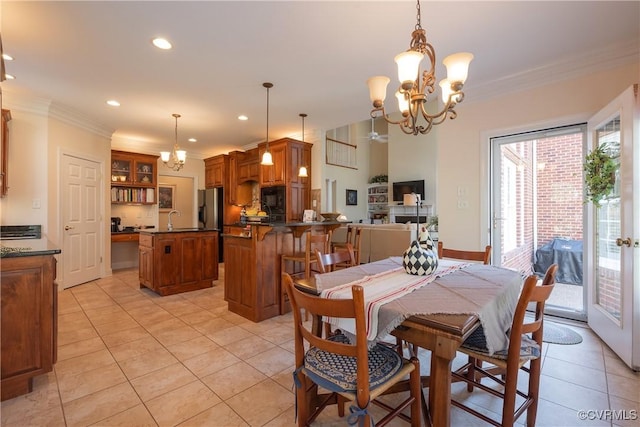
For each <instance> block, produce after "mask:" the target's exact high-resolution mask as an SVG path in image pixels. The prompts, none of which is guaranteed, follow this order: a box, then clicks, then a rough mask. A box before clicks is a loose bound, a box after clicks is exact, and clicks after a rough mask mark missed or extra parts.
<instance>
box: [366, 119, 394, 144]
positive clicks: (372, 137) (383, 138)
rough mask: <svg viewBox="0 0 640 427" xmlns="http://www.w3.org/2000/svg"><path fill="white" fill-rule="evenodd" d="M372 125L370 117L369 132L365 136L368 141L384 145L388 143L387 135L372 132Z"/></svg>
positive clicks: (372, 120) (372, 121)
mask: <svg viewBox="0 0 640 427" xmlns="http://www.w3.org/2000/svg"><path fill="white" fill-rule="evenodd" d="M373 124H374V118H373V117H372V118H371V132H369V133H368V134H367V138H368V139H369V141H375V142H379V143H381V144H386V143H387V142H389V135H380V134H379V133H378V132H376V131H375V130H374V127H373Z"/></svg>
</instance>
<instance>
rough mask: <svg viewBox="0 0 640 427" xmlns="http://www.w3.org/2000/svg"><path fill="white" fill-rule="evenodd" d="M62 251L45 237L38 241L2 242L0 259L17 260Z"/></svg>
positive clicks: (0, 243)
mask: <svg viewBox="0 0 640 427" xmlns="http://www.w3.org/2000/svg"><path fill="white" fill-rule="evenodd" d="M59 253H62V250H60V248H58V247H57V246H54V245H53V244H52V243H51V242H50V241H49V239H47V238H46V237H43V238H40V239H16V240H2V241H1V242H0V258H17V257H27V256H37V255H55V254H59Z"/></svg>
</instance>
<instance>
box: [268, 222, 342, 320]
mask: <svg viewBox="0 0 640 427" xmlns="http://www.w3.org/2000/svg"><path fill="white" fill-rule="evenodd" d="M303 235H304V250H302V248H301V246H302V243H301V240H302V239H301V237H302V236H300V238H298V245H297V246H298V248H297V249H296V248H295V246H296V244H295V243H296V242H295V240H296V239H295V237H296V236H295V230H294V236H293V238H294V245H293V246H294V248H293V252H292V253H288V254H282V255H281V257H280V271H281V272H282V273H285V272H287V269H286V267H287V262H290V263H292V264H293V267H292V270H293V271H292V272H290V273H289V275H290V276H292V277H295V276H303V277H304V278H305V279H308V278H309V277H311V272H312V269H313V266H314V264H316V263H317V260H316V256H315V252H314V250H315V249H318V250H319V251H321V252H322V253H327V252H329V242H330V241H331V231H327V232H325V233H321V234H313V233H311V229H307V230H305V231H304V233H303ZM298 264H302V269H301V270H298V271H296V265H298ZM290 310H291V307H290V304H289V296H288V295H287V293H286V292H285V290H284V288H283V287H282V286H281V287H280V314H284V313H286V312H289V311H290Z"/></svg>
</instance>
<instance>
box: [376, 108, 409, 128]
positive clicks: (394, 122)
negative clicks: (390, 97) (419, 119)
mask: <svg viewBox="0 0 640 427" xmlns="http://www.w3.org/2000/svg"><path fill="white" fill-rule="evenodd" d="M378 111H379V112H380V113H381V114H380V115H377V114H376V112H378ZM378 117H382V118H383V119H385V120H386V121H387V123H389V124H392V125H402V123H404V122H406V119H405V118H402V119H401V120H398V121H394V120H392V119H391V117H389V116H388V115H387V113H386V112H385V110H384V105H383V106H382V107H380V108H374V109H373V110H371V118H372V119H377V118H378Z"/></svg>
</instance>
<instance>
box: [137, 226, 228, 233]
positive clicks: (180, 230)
mask: <svg viewBox="0 0 640 427" xmlns="http://www.w3.org/2000/svg"><path fill="white" fill-rule="evenodd" d="M206 231H220V230H218V229H217V228H197V227H190V228H174V229H173V230H156V229H153V228H152V229H145V230H140V233H142V234H167V233H202V232H206Z"/></svg>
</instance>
